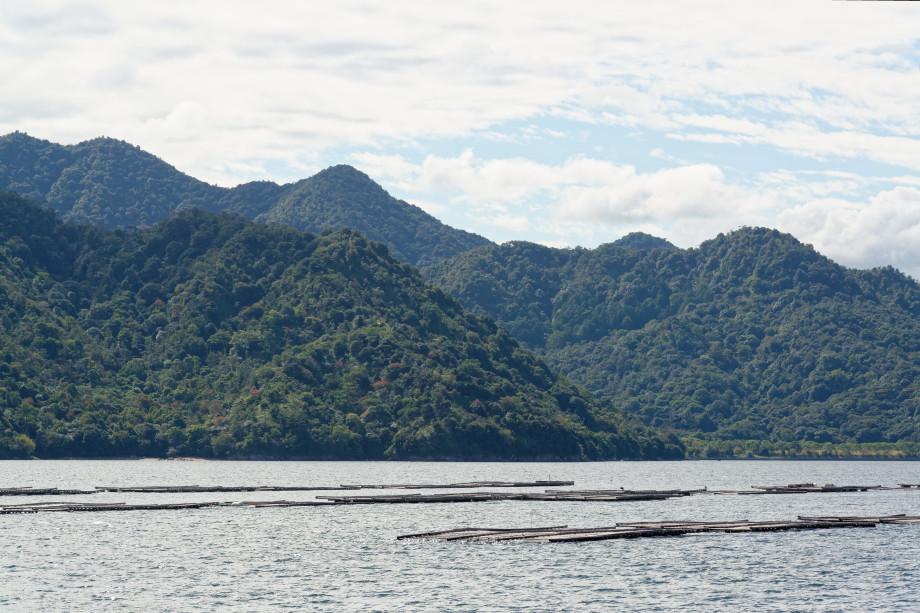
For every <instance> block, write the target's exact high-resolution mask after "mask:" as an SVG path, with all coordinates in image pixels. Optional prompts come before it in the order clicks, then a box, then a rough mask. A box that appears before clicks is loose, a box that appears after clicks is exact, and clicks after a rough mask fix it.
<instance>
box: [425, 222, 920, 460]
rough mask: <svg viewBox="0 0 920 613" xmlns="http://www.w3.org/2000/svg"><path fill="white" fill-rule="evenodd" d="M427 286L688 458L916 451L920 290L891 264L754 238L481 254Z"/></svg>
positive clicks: (782, 238)
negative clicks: (864, 265)
mask: <svg viewBox="0 0 920 613" xmlns="http://www.w3.org/2000/svg"><path fill="white" fill-rule="evenodd" d="M635 247H639V248H635ZM426 274H427V276H428V278H429V279H431V280H433V281H434V282H436V283H438V284H440V285H441V286H442V287H444V288H445V289H446V290H447V291H448V292H449V293H451V294H452V295H454V296H455V297H457V298H458V299H459V300H460V302H461V304H463V305H464V306H466V307H467V308H470V309H472V310H474V311H476V312H478V313H481V314H487V315H490V316H492V317H493V318H495V319H496V321H497V322H498V323H499V324H501V325H503V326H506V327H507V328H508V329H509V330H510V331H511V332H512V333H513V334H514V335H515V336H516V337H517V338H519V339H522V340H523V341H525V342H526V343H527V344H528V345H529V346H530V347H531V348H533V349H535V350H536V351H537V352H538V353H541V354H542V355H543V356H544V357H545V359H547V361H548V362H549V363H550V364H551V365H553V366H555V367H557V368H559V369H560V370H561V371H562V372H563V373H565V374H567V375H568V376H570V377H571V378H572V379H573V380H574V381H577V382H579V383H581V384H583V385H585V386H586V387H588V388H589V389H591V390H592V391H594V392H596V393H598V394H601V395H603V396H606V397H609V398H612V399H614V401H615V402H616V404H617V405H618V406H619V407H620V408H622V409H624V410H627V411H629V412H632V413H635V414H638V415H640V416H641V417H642V418H643V420H644V421H645V422H646V423H648V424H649V425H654V426H658V427H666V428H675V429H677V430H679V431H681V432H683V433H685V434H686V435H688V436H687V437H686V438H685V440H686V441H687V443H688V447H689V451H690V452H691V453H698V454H701V455H738V454H740V455H748V454H750V455H769V454H771V453H779V454H785V455H829V456H832V455H861V454H864V455H873V453H872V451H871V450H872V449H875V450H877V451H878V452H879V453H881V454H883V455H884V454H886V453H888V452H887V451H885V450H886V449H888V450H890V451H892V453H894V452H896V451H897V450H900V451H905V450H906V451H907V452H908V453H910V454H913V455H917V454H918V452H920V445H918V443H920V393H918V390H920V325H918V315H920V287H918V285H917V284H916V283H915V282H914V281H913V280H911V279H910V278H908V277H906V276H904V275H902V274H900V273H898V272H897V271H895V270H893V269H891V268H883V269H876V270H871V271H855V270H848V269H845V268H843V267H841V266H838V265H837V264H835V263H833V262H832V261H830V260H828V259H827V258H825V257H822V256H821V255H819V254H818V253H816V252H815V251H814V249H813V248H812V247H810V246H808V245H804V244H802V243H800V242H799V241H797V240H795V239H794V238H793V237H791V236H789V235H786V234H781V233H779V232H776V231H773V230H766V229H760V228H745V229H742V230H739V231H736V232H733V233H731V234H728V235H720V236H719V237H717V238H716V239H714V240H711V241H708V242H705V243H703V244H702V245H701V246H700V247H699V248H698V249H689V250H680V249H677V248H674V247H673V246H672V245H669V244H667V243H654V242H651V241H647V240H644V239H642V237H641V236H638V235H632V236H630V237H626V238H625V239H623V240H622V241H620V242H618V243H613V244H609V245H603V246H601V247H598V248H597V249H594V250H585V249H573V250H560V249H550V248H546V247H540V246H538V245H533V244H528V243H509V244H505V245H502V246H486V247H482V248H478V249H475V250H473V251H471V252H469V253H466V254H462V255H460V256H458V257H456V258H454V259H453V260H451V261H448V262H444V263H442V264H440V265H437V266H435V267H432V268H430V269H428V270H427V271H426ZM689 435H692V436H689ZM892 444H894V445H895V446H894V447H891V445H892ZM873 445H874V446H873ZM886 445H887V446H888V447H886ZM848 446H849V447H848ZM867 446H868V447H867ZM847 449H850V450H851V451H852V450H853V449H859V451H858V452H851V451H846V450H847Z"/></svg>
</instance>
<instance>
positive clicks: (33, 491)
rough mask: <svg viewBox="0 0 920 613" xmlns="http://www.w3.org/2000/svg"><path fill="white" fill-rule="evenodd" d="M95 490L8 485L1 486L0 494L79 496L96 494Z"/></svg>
mask: <svg viewBox="0 0 920 613" xmlns="http://www.w3.org/2000/svg"><path fill="white" fill-rule="evenodd" d="M95 493H96V492H95V491H93V490H88V491H87V490H60V489H58V488H56V487H42V488H34V487H7V488H0V496H79V495H82V494H95Z"/></svg>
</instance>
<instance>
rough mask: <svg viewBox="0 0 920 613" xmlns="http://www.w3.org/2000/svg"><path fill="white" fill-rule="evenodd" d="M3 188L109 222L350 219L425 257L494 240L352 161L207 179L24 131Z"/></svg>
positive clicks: (311, 226)
mask: <svg viewBox="0 0 920 613" xmlns="http://www.w3.org/2000/svg"><path fill="white" fill-rule="evenodd" d="M0 190H10V191H16V192H18V193H19V194H22V195H24V196H27V197H29V198H33V199H35V200H39V201H43V202H45V203H47V205H48V206H50V207H51V208H53V209H54V210H56V211H58V212H59V213H60V214H61V216H62V217H63V218H64V219H65V220H70V221H77V222H88V223H94V224H98V225H102V226H105V227H108V228H118V227H130V226H145V225H152V224H154V223H156V222H158V221H160V220H163V219H166V218H168V217H170V216H172V215H174V214H175V213H177V212H179V211H182V210H185V209H188V208H201V209H204V210H206V211H212V212H217V211H228V212H233V213H239V214H241V215H243V216H245V217H248V218H250V219H258V220H260V221H266V222H277V223H284V224H287V225H290V226H292V227H294V228H297V229H300V230H305V231H310V232H320V231H322V230H323V229H325V228H333V229H339V228H344V227H350V228H353V229H355V230H358V231H360V232H362V233H363V234H365V235H366V236H368V237H369V238H371V239H372V240H376V241H380V242H383V243H385V244H387V246H388V247H389V248H390V250H391V252H392V253H393V254H394V255H395V256H396V257H397V258H399V259H400V260H402V261H404V262H408V263H410V264H414V265H417V266H427V265H429V264H433V263H435V262H438V261H439V260H441V259H444V258H447V257H451V256H454V255H456V254H458V253H461V252H463V251H466V250H468V249H471V248H473V247H476V246H479V245H485V244H488V243H489V241H488V240H487V239H485V238H483V237H481V236H478V235H476V234H471V233H469V232H465V231H463V230H456V229H454V228H451V227H449V226H446V225H444V224H442V223H441V222H439V221H438V220H437V219H435V218H434V217H432V216H431V215H428V214H427V213H425V212H424V211H422V210H421V209H420V208H418V207H416V206H413V205H411V204H408V203H406V202H403V201H401V200H397V199H395V198H393V197H391V196H390V195H389V194H387V193H386V192H385V191H384V190H383V189H382V188H381V187H380V186H379V185H377V184H376V183H374V182H373V181H372V180H371V179H370V178H369V177H368V176H367V175H365V174H364V173H362V172H359V171H357V170H355V169H354V168H351V167H350V166H334V167H332V168H329V169H326V170H324V171H322V172H320V173H319V174H317V175H315V176H313V177H311V178H309V179H305V180H303V181H299V182H297V183H293V184H289V185H277V184H275V183H271V182H267V181H257V182H252V183H246V184H243V185H239V186H237V187H234V188H229V189H228V188H222V187H217V186H214V185H209V184H207V183H204V182H202V181H199V180H197V179H194V178H192V177H189V176H188V175H185V174H183V173H181V172H179V171H178V170H176V169H175V168H174V167H172V166H170V165H169V164H167V163H166V162H164V161H163V160H160V159H159V158H157V157H155V156H153V155H151V154H149V153H146V152H144V151H143V150H141V149H139V148H137V147H134V146H132V145H129V144H128V143H125V142H122V141H118V140H114V139H110V138H96V139H93V140H90V141H86V142H83V143H79V144H76V145H71V146H62V145H58V144H55V143H51V142H49V141H44V140H39V139H36V138H33V137H31V136H29V135H27V134H23V133H21V132H15V133H12V134H7V135H6V136H2V137H0Z"/></svg>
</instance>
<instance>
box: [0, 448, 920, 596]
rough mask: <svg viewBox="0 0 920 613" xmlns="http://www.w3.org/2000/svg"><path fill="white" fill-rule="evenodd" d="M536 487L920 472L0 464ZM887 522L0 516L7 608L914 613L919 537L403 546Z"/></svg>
mask: <svg viewBox="0 0 920 613" xmlns="http://www.w3.org/2000/svg"><path fill="white" fill-rule="evenodd" d="M541 479H569V480H574V481H575V482H576V484H575V488H576V489H611V488H619V487H623V488H626V489H669V488H702V487H708V488H709V489H748V488H750V487H751V486H752V485H777V484H788V483H794V482H813V483H816V484H819V485H823V484H825V483H836V484H838V485H856V484H858V485H885V486H894V485H896V484H898V483H918V482H920V463H915V462H843V461H835V462H815V461H740V460H739V461H724V462H718V461H686V462H599V463H422V462H411V463H406V462H203V461H141V460H135V461H29V462H0V488H3V487H22V486H32V487H36V488H39V487H57V488H61V489H64V488H67V489H73V488H76V489H93V488H94V487H95V486H121V487H128V486H142V485H201V486H204V485H223V486H252V485H297V486H326V487H328V486H338V485H341V484H345V485H354V484H372V483H390V484H393V483H451V482H464V481H474V480H475V481H480V480H490V481H533V480H541ZM542 489H543V488H536V491H541V490H542ZM411 491H412V490H408V492H411ZM464 491H468V490H464ZM504 491H507V490H504ZM523 491H527V490H523ZM327 493H328V492H327ZM333 493H336V492H333ZM338 493H339V494H341V493H343V492H338ZM344 493H345V494H347V492H344ZM362 493H370V494H384V493H407V491H405V490H400V491H392V492H391V491H387V490H383V491H378V490H373V491H370V492H362ZM428 493H431V492H430V491H429V492H428ZM317 495H323V492H246V493H183V494H133V493H118V492H110V493H100V494H94V495H92V496H51V497H18V496H17V497H11V496H7V497H0V504H22V503H33V502H37V501H54V502H62V501H73V502H90V501H92V502H125V503H129V504H138V503H143V502H153V503H165V502H180V501H181V502H193V501H224V502H230V501H237V500H277V499H286V500H308V499H312V498H314V497H315V496H317ZM896 513H905V514H908V515H920V491H918V490H913V491H869V492H860V493H828V494H802V495H798V494H796V495H765V496H691V497H685V498H673V499H668V500H657V501H634V502H575V501H566V502H523V501H518V502H515V501H504V502H475V503H450V504H394V505H349V506H334V507H286V508H246V507H216V508H204V509H192V510H158V511H123V512H105V513H38V514H23V515H0V609H8V610H15V611H74V610H106V611H142V610H143V611H195V612H201V611H211V610H221V611H262V610H285V609H288V610H307V611H397V610H398V611H611V610H622V611H663V610H673V609H684V610H700V611H739V610H747V611H750V610H760V611H853V610H861V611H911V610H920V588H918V580H920V525H917V524H915V525H891V526H879V527H876V528H866V529H837V530H819V531H801V532H771V533H752V534H731V535H730V534H697V535H686V536H681V537H674V538H647V539H635V540H615V541H599V542H589V543H560V544H534V543H519V542H505V543H459V542H455V543H452V542H443V541H427V540H409V541H402V540H397V539H396V537H397V535H400V534H408V533H416V532H426V531H434V530H445V529H450V528H458V527H466V526H472V527H538V526H558V525H569V526H573V527H592V526H609V525H612V524H615V523H616V522H623V521H650V520H662V519H667V520H687V521H714V520H735V519H751V520H761V519H763V520H770V519H795V518H796V517H797V516H799V515H807V516H815V515H855V516H870V515H888V514H896Z"/></svg>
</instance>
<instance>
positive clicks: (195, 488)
mask: <svg viewBox="0 0 920 613" xmlns="http://www.w3.org/2000/svg"><path fill="white" fill-rule="evenodd" d="M567 485H575V482H574V481H466V482H463V483H443V484H438V483H421V484H411V483H397V484H382V485H379V484H374V485H337V486H327V487H323V486H313V485H311V486H299V485H252V486H246V485H241V486H223V485H204V486H202V485H147V486H143V487H96V490H98V491H100V492H132V493H144V494H179V493H182V494H184V493H189V492H193V493H196V492H199V493H205V492H208V493H214V492H336V491H353V490H368V489H376V490H423V489H428V490H436V489H437V490H452V489H473V488H481V487H564V486H567ZM0 493H2V491H0Z"/></svg>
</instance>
